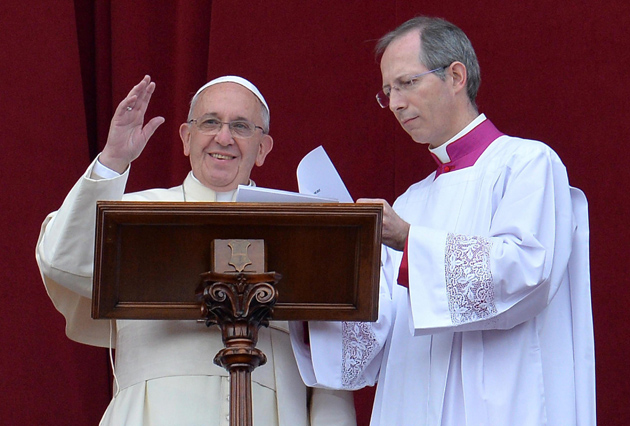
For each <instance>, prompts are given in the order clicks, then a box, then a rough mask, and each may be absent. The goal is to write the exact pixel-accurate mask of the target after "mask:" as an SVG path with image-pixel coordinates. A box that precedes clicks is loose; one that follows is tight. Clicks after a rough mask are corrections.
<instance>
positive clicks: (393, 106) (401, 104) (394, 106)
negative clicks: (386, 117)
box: [389, 88, 407, 111]
mask: <svg viewBox="0 0 630 426" xmlns="http://www.w3.org/2000/svg"><path fill="white" fill-rule="evenodd" d="M406 105H407V98H406V97H405V95H404V94H403V93H402V92H401V91H400V90H397V89H396V88H394V89H393V90H392V91H391V92H390V94H389V109H390V110H391V111H396V110H399V109H402V108H405V106H406Z"/></svg>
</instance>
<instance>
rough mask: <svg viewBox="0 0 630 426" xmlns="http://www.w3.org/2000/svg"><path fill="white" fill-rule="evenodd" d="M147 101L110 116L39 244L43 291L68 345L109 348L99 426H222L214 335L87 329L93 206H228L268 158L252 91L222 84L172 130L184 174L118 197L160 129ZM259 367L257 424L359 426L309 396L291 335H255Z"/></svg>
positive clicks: (343, 400)
mask: <svg viewBox="0 0 630 426" xmlns="http://www.w3.org/2000/svg"><path fill="white" fill-rule="evenodd" d="M154 89H155V83H153V82H151V79H150V77H149V76H146V77H145V78H143V79H142V81H141V82H140V83H138V84H137V85H136V86H135V87H134V88H133V89H132V90H131V91H130V92H129V94H128V95H127V97H126V98H125V99H124V100H123V101H122V102H121V103H120V104H119V105H118V107H117V108H116V112H115V114H114V117H113V118H112V122H111V126H110V130H109V135H108V139H107V143H106V145H105V147H104V149H103V152H101V154H100V155H99V156H98V157H97V159H95V160H94V162H93V163H92V164H91V165H90V166H89V168H88V169H87V171H86V172H85V174H84V175H83V176H82V177H81V178H80V179H79V181H78V182H77V183H76V185H75V186H74V187H73V188H72V190H71V191H70V193H69V194H68V196H67V197H66V199H65V200H64V202H63V205H62V206H61V208H60V209H59V210H58V211H57V212H53V213H51V214H50V215H49V216H48V217H47V218H46V220H45V221H44V224H43V225H42V231H41V234H40V238H39V241H38V244H37V253H36V257H37V262H38V265H39V267H40V270H41V272H42V277H43V279H44V283H45V285H46V290H47V291H48V294H49V296H50V298H51V299H52V301H53V303H54V305H55V307H56V308H57V309H58V310H59V311H60V312H61V313H62V314H63V315H64V316H65V318H66V334H67V335H68V337H70V338H71V339H73V340H76V341H78V342H81V343H86V344H90V345H96V346H103V347H108V346H113V347H115V348H116V367H115V377H116V382H115V385H116V387H115V395H114V398H113V399H112V401H111V403H110V404H109V406H108V408H107V410H106V412H105V415H104V416H103V419H102V420H101V424H102V425H112V426H119V425H153V426H154V425H164V426H177V425H181V426H193V425H205V426H207V425H227V424H229V400H228V397H229V390H230V386H229V383H228V373H227V371H226V370H225V369H223V368H221V367H218V366H216V365H213V364H212V362H211V358H209V356H212V355H210V354H216V353H217V352H218V351H219V350H220V349H221V348H222V347H223V343H222V340H221V333H220V331H219V330H218V328H217V327H212V328H207V327H206V326H205V325H204V324H199V323H197V322H195V321H140V320H119V321H115V322H114V321H112V322H111V323H110V322H109V321H105V320H98V321H96V320H92V319H91V318H90V305H91V300H90V298H91V295H92V269H93V257H94V254H93V253H94V226H95V211H96V201H97V200H121V199H124V200H136V201H231V200H232V199H233V196H234V194H235V192H236V188H237V186H238V185H239V184H243V185H247V184H249V185H253V182H252V181H250V179H249V176H250V172H251V170H252V168H253V167H254V165H257V166H261V165H262V164H263V163H264V160H265V157H266V156H267V154H269V152H270V151H271V149H272V147H273V140H272V138H271V136H269V134H268V132H269V109H268V106H267V103H266V102H265V99H264V98H263V96H262V94H261V93H260V91H259V90H258V89H257V88H256V87H255V86H254V85H253V84H252V83H251V82H249V81H248V80H245V79H243V78H241V77H236V76H225V77H220V78H218V79H215V80H212V81H211V82H209V83H207V84H206V85H204V86H203V87H201V88H200V89H199V91H198V92H197V93H196V94H195V96H194V97H193V99H192V101H191V105H190V111H189V115H188V119H187V121H186V122H185V123H183V124H182V125H181V126H180V137H181V139H182V142H183V146H184V154H185V155H187V156H188V157H190V163H191V168H192V171H191V172H190V173H189V174H188V176H187V177H186V179H185V181H184V183H183V184H182V185H180V186H176V187H173V188H170V189H150V190H146V191H142V192H137V193H132V194H124V191H125V184H126V182H127V178H128V176H129V169H130V164H131V162H132V161H133V160H135V159H136V158H137V157H138V156H139V155H140V154H141V152H142V150H143V149H144V147H145V146H146V143H147V141H148V140H149V138H150V137H151V135H152V134H153V132H155V130H156V129H157V127H158V126H159V125H161V124H162V123H163V122H164V119H163V118H162V117H155V118H152V119H151V120H149V121H148V122H147V123H146V125H145V124H144V114H145V112H146V110H147V106H148V104H149V101H150V99H151V95H152V94H153V91H154ZM257 346H258V348H260V349H261V350H262V351H263V352H264V353H265V354H266V355H267V364H265V365H264V366H261V367H259V368H257V369H256V370H254V372H253V374H252V399H253V417H254V424H256V425H257V426H260V425H269V426H278V425H280V426H283V425H284V426H294V425H305V426H307V425H322V426H327V425H331V424H332V425H355V424H356V420H355V415H354V405H353V399H352V394H351V393H350V392H346V391H341V392H339V391H328V390H323V392H321V391H320V390H318V389H314V390H312V393H311V390H309V389H307V388H306V386H305V385H304V383H303V382H302V380H301V379H300V375H299V373H298V370H297V366H296V364H295V359H294V358H293V354H292V351H291V344H290V339H289V334H288V325H287V324H286V323H283V322H272V323H271V325H270V327H269V328H268V329H267V328H263V329H261V330H260V334H259V341H258V345H257Z"/></svg>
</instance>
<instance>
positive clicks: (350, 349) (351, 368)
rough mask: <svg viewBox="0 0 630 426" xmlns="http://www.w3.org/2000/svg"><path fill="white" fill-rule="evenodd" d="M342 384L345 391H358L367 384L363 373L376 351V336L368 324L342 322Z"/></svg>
mask: <svg viewBox="0 0 630 426" xmlns="http://www.w3.org/2000/svg"><path fill="white" fill-rule="evenodd" d="M341 328H342V345H343V365H342V368H343V371H342V379H341V380H342V384H343V387H344V388H347V389H358V388H361V387H363V386H365V385H366V384H367V382H366V380H365V379H364V378H363V375H362V373H363V371H364V369H365V367H366V366H367V364H369V362H370V361H371V360H372V359H373V358H374V355H375V352H376V351H377V350H378V344H377V341H376V336H375V335H374V332H373V331H372V327H371V325H370V324H369V323H365V322H343V323H342V324H341Z"/></svg>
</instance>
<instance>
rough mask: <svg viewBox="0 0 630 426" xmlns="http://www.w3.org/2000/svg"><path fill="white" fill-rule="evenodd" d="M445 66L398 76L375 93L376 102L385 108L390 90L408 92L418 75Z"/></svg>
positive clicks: (439, 69) (444, 67) (414, 84)
mask: <svg viewBox="0 0 630 426" xmlns="http://www.w3.org/2000/svg"><path fill="white" fill-rule="evenodd" d="M446 68H447V66H443V67H439V68H435V69H433V70H429V71H425V72H421V73H420V74H415V75H412V76H410V77H404V78H398V79H397V82H396V83H395V84H393V85H392V86H390V87H386V88H384V89H381V90H380V91H379V92H378V93H377V94H376V102H378V104H379V105H380V106H381V108H387V107H388V106H389V97H390V96H391V94H392V90H398V91H399V92H401V93H405V92H409V91H411V90H413V89H414V87H416V83H418V81H419V80H420V77H422V76H425V75H427V74H431V73H434V72H436V71H441V70H444V69H446Z"/></svg>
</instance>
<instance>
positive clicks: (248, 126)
mask: <svg viewBox="0 0 630 426" xmlns="http://www.w3.org/2000/svg"><path fill="white" fill-rule="evenodd" d="M188 123H194V124H195V125H196V126H197V128H198V129H199V131H200V132H201V133H203V134H204V135H208V136H214V135H216V134H217V133H219V132H220V131H221V129H222V128H223V125H224V124H226V125H227V126H228V128H229V129H230V133H231V134H232V137H239V138H251V137H252V136H253V135H254V133H255V132H256V129H260V130H262V131H263V133H264V132H265V130H264V129H263V128H262V127H260V126H257V125H255V124H254V123H250V122H249V121H247V120H234V121H230V122H227V123H226V122H223V121H221V120H219V119H217V118H216V117H212V116H202V117H200V118H194V119H192V120H188Z"/></svg>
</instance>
